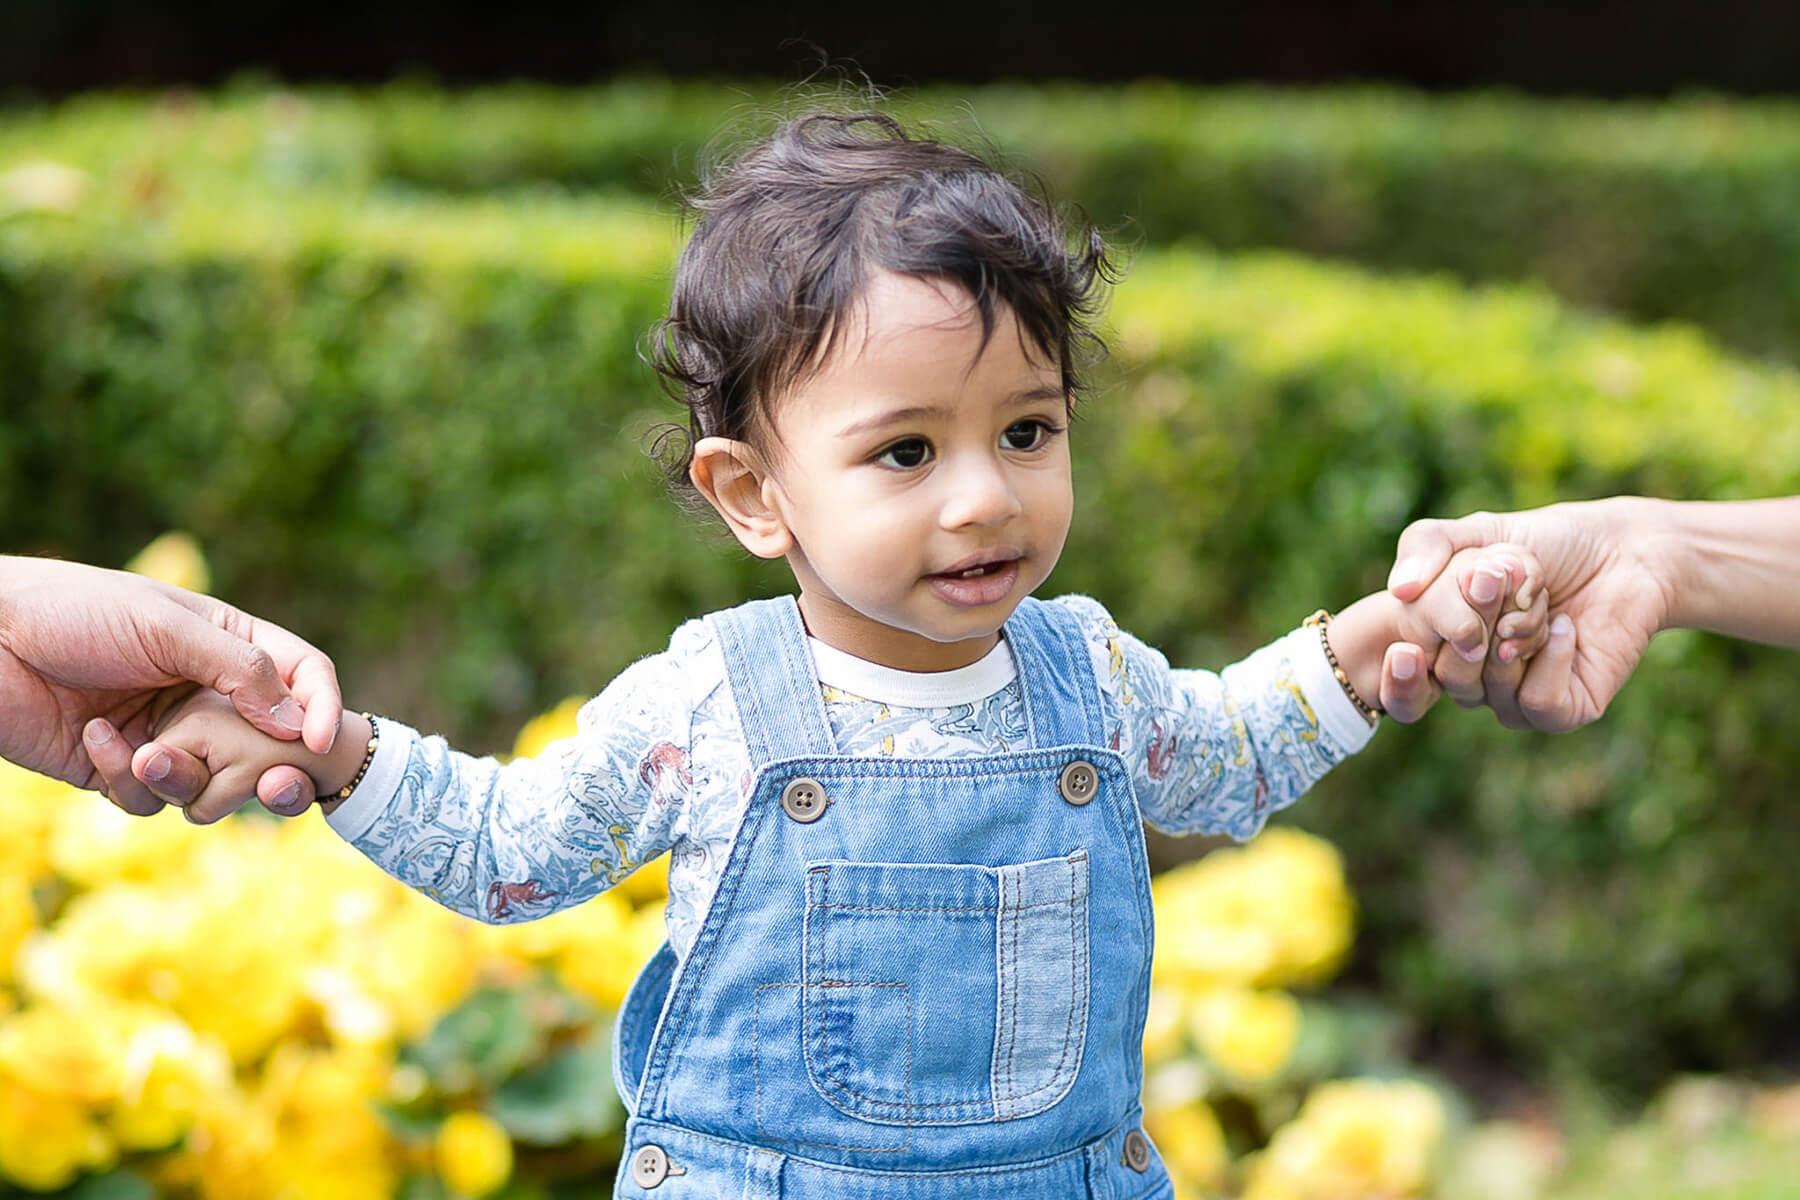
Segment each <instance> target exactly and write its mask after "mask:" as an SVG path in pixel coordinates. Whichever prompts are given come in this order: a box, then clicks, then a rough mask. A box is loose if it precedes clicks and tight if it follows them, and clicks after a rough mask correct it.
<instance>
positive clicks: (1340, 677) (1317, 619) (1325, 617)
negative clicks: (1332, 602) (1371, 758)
mask: <svg viewBox="0 0 1800 1200" xmlns="http://www.w3.org/2000/svg"><path fill="white" fill-rule="evenodd" d="M1300 623H1301V624H1302V625H1309V626H1312V627H1314V628H1316V629H1317V630H1318V631H1319V645H1320V646H1322V647H1324V648H1325V661H1326V662H1328V663H1330V664H1331V673H1332V675H1334V676H1335V677H1336V678H1337V681H1338V686H1339V687H1341V688H1343V689H1344V695H1346V696H1348V697H1350V703H1351V704H1354V705H1355V706H1356V711H1357V712H1359V713H1361V714H1362V715H1363V720H1365V721H1367V722H1368V723H1369V724H1371V725H1373V724H1375V722H1376V719H1377V718H1379V717H1380V716H1381V714H1380V713H1379V712H1377V711H1376V710H1375V709H1373V708H1371V707H1369V702H1368V701H1367V700H1364V699H1363V698H1362V697H1361V696H1359V695H1357V694H1356V687H1355V685H1353V684H1352V683H1351V682H1350V675H1349V673H1348V672H1347V671H1345V670H1344V668H1343V667H1342V666H1341V665H1340V664H1339V663H1338V658H1337V655H1336V654H1335V653H1334V652H1333V651H1332V649H1331V639H1330V638H1328V637H1326V636H1325V627H1326V626H1327V625H1329V624H1331V614H1330V613H1329V612H1327V611H1326V610H1325V609H1322V608H1321V609H1320V610H1319V611H1318V612H1316V613H1314V614H1313V615H1312V616H1310V617H1308V618H1306V620H1304V621H1302V622H1300Z"/></svg>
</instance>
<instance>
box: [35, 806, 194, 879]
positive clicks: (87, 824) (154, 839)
mask: <svg viewBox="0 0 1800 1200" xmlns="http://www.w3.org/2000/svg"><path fill="white" fill-rule="evenodd" d="M217 836H218V834H217V832H216V831H209V830H207V829H205V828H203V827H201V826H199V825H195V824H192V823H191V822H189V821H188V820H187V818H185V817H183V816H182V815H181V812H180V810H178V809H175V808H165V809H163V810H162V811H161V812H159V813H157V814H156V815H155V816H153V817H148V818H146V817H134V816H132V815H131V814H130V813H127V812H125V811H124V810H122V809H120V808H118V807H117V806H115V805H114V804H112V803H111V802H110V801H108V800H107V799H106V797H104V796H102V795H100V793H98V792H80V793H77V794H76V795H74V796H71V797H70V798H69V799H68V801H66V802H65V803H64V804H62V805H61V806H60V809H59V811H58V813H57V814H56V821H55V823H54V824H53V825H52V827H51V830H50V844H49V859H50V866H51V867H52V868H53V869H54V870H55V871H56V873H57V874H58V875H61V876H62V877H63V878H64V879H67V880H69V881H70V882H71V883H77V884H80V885H81V886H82V887H87V888H102V887H106V886H108V885H109V884H114V883H119V882H134V883H148V882H152V881H154V880H156V879H159V878H167V879H176V878H179V877H180V876H181V875H182V874H184V872H185V870H186V866H187V862H188V859H189V857H190V854H191V851H192V850H193V849H194V848H195V847H197V846H198V845H199V844H200V843H201V842H202V841H203V840H204V839H206V838H210V837H217Z"/></svg>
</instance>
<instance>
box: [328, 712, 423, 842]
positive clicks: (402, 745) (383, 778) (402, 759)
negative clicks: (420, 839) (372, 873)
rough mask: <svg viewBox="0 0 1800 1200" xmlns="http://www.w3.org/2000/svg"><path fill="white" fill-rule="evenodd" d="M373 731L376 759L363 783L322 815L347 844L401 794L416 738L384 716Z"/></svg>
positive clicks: (372, 822)
mask: <svg viewBox="0 0 1800 1200" xmlns="http://www.w3.org/2000/svg"><path fill="white" fill-rule="evenodd" d="M375 731H376V733H377V735H378V736H379V737H380V738H381V742H380V744H378V745H377V746H376V747H375V757H374V758H372V759H370V760H369V769H368V770H367V771H365V772H364V773H363V777H362V782H361V783H359V784H357V785H356V790H355V791H353V792H351V793H350V795H349V796H348V797H347V798H346V799H345V800H344V802H343V803H342V804H340V805H338V806H337V808H336V810H335V811H333V812H329V813H326V814H325V821H326V823H327V824H328V825H330V826H331V828H332V831H333V832H335V833H336V834H337V835H338V836H339V837H341V838H343V839H344V840H345V841H346V842H354V841H356V839H358V838H360V837H361V836H362V835H363V834H365V833H367V832H369V826H371V825H373V824H375V821H376V818H378V817H380V816H381V814H382V813H384V812H386V811H387V807H388V805H389V804H391V803H392V802H393V799H394V796H395V795H396V794H397V793H398V792H399V791H400V781H401V779H402V778H403V777H404V776H405V775H406V763H407V760H408V759H410V758H411V757H412V746H413V743H414V742H415V741H417V740H418V737H419V735H418V734H417V733H414V732H413V731H412V730H411V729H410V728H408V727H407V726H405V725H402V724H400V723H399V722H397V721H390V720H388V719H387V718H385V717H377V718H375Z"/></svg>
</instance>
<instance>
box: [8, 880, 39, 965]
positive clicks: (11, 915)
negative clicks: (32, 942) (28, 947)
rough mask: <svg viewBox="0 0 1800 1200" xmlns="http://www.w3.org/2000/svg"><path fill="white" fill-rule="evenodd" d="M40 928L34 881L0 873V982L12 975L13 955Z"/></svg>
mask: <svg viewBox="0 0 1800 1200" xmlns="http://www.w3.org/2000/svg"><path fill="white" fill-rule="evenodd" d="M36 928H37V902H36V901H35V900H33V899H32V897H31V880H29V879H25V878H23V877H21V876H17V875H0V984H4V983H7V982H9V981H10V980H11V979H12V977H13V956H14V955H16V954H18V952H19V947H20V946H22V945H24V944H25V939H26V938H27V937H29V936H30V935H31V932H32V931H33V930H34V929H36Z"/></svg>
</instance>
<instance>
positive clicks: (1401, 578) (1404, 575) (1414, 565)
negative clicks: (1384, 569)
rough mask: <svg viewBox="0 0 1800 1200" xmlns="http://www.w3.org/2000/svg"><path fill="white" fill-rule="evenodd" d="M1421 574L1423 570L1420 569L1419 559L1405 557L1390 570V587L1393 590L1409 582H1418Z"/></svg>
mask: <svg viewBox="0 0 1800 1200" xmlns="http://www.w3.org/2000/svg"><path fill="white" fill-rule="evenodd" d="M1421 574H1423V572H1421V571H1420V570H1419V560H1418V559H1416V558H1403V559H1401V560H1400V561H1399V562H1397V563H1395V564H1394V569H1393V570H1392V571H1389V572H1388V583H1387V585H1388V589H1389V590H1390V591H1391V590H1393V589H1394V588H1397V587H1401V586H1403V585H1405V584H1408V583H1417V582H1418V580H1419V576H1420V575H1421Z"/></svg>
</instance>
